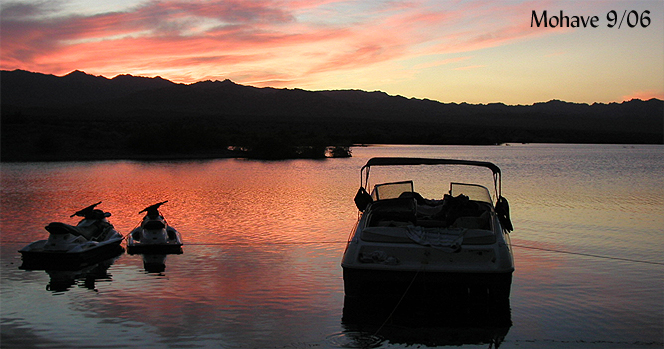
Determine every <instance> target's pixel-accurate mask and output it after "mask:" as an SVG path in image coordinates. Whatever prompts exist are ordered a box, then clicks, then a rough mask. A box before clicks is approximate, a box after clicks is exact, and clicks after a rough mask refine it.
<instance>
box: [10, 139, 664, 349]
mask: <svg viewBox="0 0 664 349" xmlns="http://www.w3.org/2000/svg"><path fill="white" fill-rule="evenodd" d="M373 156H419V157H446V158H462V159H476V160H487V161H492V162H494V163H496V164H497V165H498V166H500V167H501V169H502V170H503V195H504V196H505V197H507V198H508V199H509V200H510V206H511V208H512V220H513V223H514V226H515V231H514V232H513V233H512V243H513V246H514V253H515V260H516V272H515V274H514V281H513V285H512V295H511V298H510V303H509V307H508V308H507V310H506V311H503V310H501V311H500V312H499V313H498V314H496V313H491V312H489V313H487V312H485V310H484V309H483V308H482V305H481V304H480V305H477V304H475V305H470V306H468V307H457V306H451V307H450V311H449V313H447V314H443V315H444V317H446V318H447V321H442V322H441V323H436V324H432V325H431V326H425V325H424V324H423V322H422V321H417V320H418V318H421V316H420V313H419V311H420V310H417V311H415V310H413V311H412V312H410V313H408V312H409V309H405V310H404V309H399V310H400V312H397V313H395V316H396V315H397V314H399V316H401V315H403V313H404V312H405V313H406V315H405V316H406V319H407V320H408V321H407V323H406V324H404V323H402V322H399V321H397V319H396V318H389V314H390V311H391V310H392V309H394V307H391V306H390V307H387V306H386V307H385V309H374V310H375V311H373V312H371V313H372V314H374V315H376V316H374V319H373V320H372V321H373V322H371V323H359V324H358V323H353V322H352V321H348V319H349V318H356V317H358V316H359V315H365V314H351V316H348V315H349V314H348V313H347V314H344V305H346V306H347V309H350V307H349V306H348V304H345V303H346V302H345V300H344V296H343V281H342V277H341V267H340V265H339V263H340V260H341V256H342V254H343V250H344V247H345V242H346V239H347V237H348V234H349V233H350V230H351V228H352V226H353V223H354V222H355V220H356V219H357V212H356V209H355V206H354V204H353V201H352V198H353V195H354V194H355V191H356V190H357V187H358V186H359V182H360V178H359V169H360V167H361V166H362V165H363V164H364V163H365V162H366V161H367V159H368V158H370V157H373ZM0 174H1V184H2V191H1V194H2V195H1V198H0V200H1V205H0V234H1V235H0V239H1V240H0V241H1V242H2V244H1V255H0V257H1V262H2V264H1V266H0V267H1V272H2V274H1V277H2V282H1V284H0V290H1V292H2V293H1V297H2V298H1V301H2V303H1V309H0V311H1V324H0V325H1V338H0V340H1V346H2V347H3V348H5V347H7V348H9V347H22V348H28V347H49V348H50V347H62V348H71V347H103V348H115V347H136V348H138V347H140V348H153V347H154V348H160V347H172V348H184V347H186V348H198V347H206V348H311V347H316V348H341V347H378V348H404V347H418V346H419V347H429V346H436V345H439V344H447V345H459V344H464V343H466V344H464V347H472V348H474V347H478V348H487V347H491V346H493V347H496V346H498V345H496V344H495V343H494V344H492V343H491V342H490V341H487V340H486V339H483V338H484V337H483V336H482V334H483V333H487V332H488V333H498V334H499V336H501V337H502V336H504V341H502V343H498V344H500V347H501V348H557V347H565V348H661V347H662V346H663V342H664V339H663V336H664V319H663V317H664V315H663V314H664V293H663V291H662V290H663V289H664V260H662V257H661V256H662V248H663V247H664V231H663V230H664V228H663V227H664V147H662V146H643V145H636V146H622V145H548V144H532V145H513V146H491V147H470V146H376V147H366V148H355V149H353V157H352V158H349V159H334V160H325V161H308V160H293V161H276V162H260V161H249V160H236V159H223V160H213V161H182V162H130V161H112V162H91V163H90V162H85V163H76V162H67V163H26V164H2V167H1V170H0ZM457 174H458V171H457V169H452V170H450V171H447V172H445V171H442V170H441V171H438V172H437V173H436V175H438V176H441V177H442V178H450V179H454V178H453V177H454V176H455V175H457ZM374 175H375V178H376V179H377V181H381V180H383V179H385V180H389V179H390V178H392V177H391V176H390V174H389V173H381V172H380V171H376V172H375V173H374V171H373V170H372V177H373V176H374ZM399 175H401V176H407V177H409V178H412V179H414V180H415V186H416V190H418V191H421V192H428V193H431V194H432V195H433V196H440V197H442V195H443V193H444V192H445V191H446V190H447V184H444V185H440V183H438V182H435V181H432V180H431V178H430V177H426V176H423V174H422V171H421V169H419V168H418V169H415V170H409V169H400V171H399ZM469 176H470V177H472V178H473V179H475V178H477V179H487V178H488V179H490V174H488V173H483V172H481V171H480V172H478V173H471V174H469ZM397 179H404V178H403V177H400V178H397ZM456 179H458V178H456ZM374 183H375V182H374ZM163 200H168V201H169V202H168V203H167V204H166V205H164V206H162V210H161V211H162V213H163V214H164V215H165V216H166V218H167V219H168V220H169V222H170V223H171V224H172V225H173V226H175V227H176V228H177V229H178V230H179V231H180V232H181V233H182V236H183V239H184V240H185V248H184V253H183V254H181V255H169V256H166V257H165V259H162V260H157V261H156V262H157V263H161V265H162V266H165V269H164V270H162V271H158V270H157V271H155V270H153V269H152V268H150V267H149V266H150V265H152V264H145V262H155V261H154V260H144V258H147V257H144V256H141V255H128V254H123V255H120V256H119V257H118V258H117V259H115V260H111V261H108V262H107V263H105V264H101V265H97V266H95V267H93V268H88V269H85V270H79V271H69V272H63V271H44V270H33V271H27V270H22V269H19V267H20V265H21V259H20V255H19V254H18V253H17V250H18V249H19V248H21V247H22V246H24V245H25V244H27V243H29V242H31V241H34V240H38V239H42V238H45V237H46V231H45V230H44V229H43V227H44V226H45V225H46V224H47V223H49V222H51V221H62V222H65V223H70V224H75V223H76V220H74V218H69V215H71V214H72V213H73V212H74V211H76V210H78V209H80V208H82V207H84V206H87V205H89V204H91V203H94V202H97V201H103V203H102V204H101V205H100V206H99V208H101V209H104V210H105V211H109V212H111V213H112V214H113V216H112V217H110V220H111V222H112V223H113V224H114V225H115V227H116V229H117V230H118V231H120V232H122V233H123V234H126V233H128V232H129V231H130V230H131V229H132V228H134V227H135V226H136V225H137V224H138V222H139V221H140V219H141V215H139V214H138V211H140V210H141V209H142V208H144V207H145V206H147V205H150V204H153V203H156V202H158V201H163ZM440 302H449V303H450V305H453V304H454V303H455V301H454V300H449V299H441V300H440ZM347 311H348V310H347ZM353 315H358V316H353ZM382 316H384V317H385V320H386V321H383V320H382ZM342 317H343V318H344V320H342ZM360 317H361V316H360ZM377 318H380V320H377ZM495 318H500V319H502V320H505V319H507V322H508V325H507V326H505V321H502V320H501V321H500V322H499V323H497V322H496V321H494V320H495ZM456 319H462V320H463V321H465V322H464V324H463V325H457V324H455V321H456ZM463 321H460V320H459V322H463ZM409 324H410V325H409ZM510 324H511V325H510ZM404 338H406V339H404ZM432 338H435V339H432ZM471 343H474V344H471Z"/></svg>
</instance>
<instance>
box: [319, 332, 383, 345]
mask: <svg viewBox="0 0 664 349" xmlns="http://www.w3.org/2000/svg"><path fill="white" fill-rule="evenodd" d="M325 341H326V342H327V343H328V344H329V345H331V346H332V347H333V348H378V347H379V346H381V345H382V344H383V342H384V341H385V340H384V339H383V338H382V337H380V336H377V335H373V334H370V333H367V332H339V333H334V334H331V335H329V336H327V337H326V338H325Z"/></svg>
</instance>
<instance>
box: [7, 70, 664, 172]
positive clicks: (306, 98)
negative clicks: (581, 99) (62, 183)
mask: <svg viewBox="0 0 664 349" xmlns="http://www.w3.org/2000/svg"><path fill="white" fill-rule="evenodd" d="M0 89H1V91H0V98H1V103H2V109H1V110H2V148H1V155H0V159H2V161H21V160H40V159H55V160H58V159H69V158H81V157H86V156H88V157H91V158H93V157H94V156H98V157H102V158H125V157H127V158H131V157H136V156H145V157H148V158H149V157H151V156H156V155H162V156H168V154H171V155H173V156H184V157H189V156H204V155H203V154H207V156H219V155H223V153H225V152H226V150H227V149H228V148H229V146H231V147H235V148H237V149H240V148H242V149H257V148H260V147H267V148H275V147H285V146H321V145H341V144H343V145H350V144H367V143H373V144H376V143H401V144H495V143H506V142H566V143H651V144H652V143H655V144H662V142H663V141H664V125H663V119H664V102H663V101H662V100H659V99H651V100H648V101H642V100H631V101H627V102H622V103H609V104H603V103H594V104H590V105H589V104H583V103H570V102H564V101H560V100H551V101H548V102H542V103H535V104H533V105H505V104H502V103H492V104H467V103H460V104H458V103H441V102H438V101H433V100H427V99H416V98H405V97H402V96H391V95H388V94H386V93H384V92H380V91H374V92H367V91H361V90H330V91H307V90H302V89H277V88H269V87H266V88H257V87H252V86H245V85H240V84H236V83H234V82H232V81H230V80H224V81H202V82H197V83H193V84H178V83H174V82H171V81H168V80H165V79H163V78H160V77H155V78H146V77H137V76H131V75H119V76H116V77H114V78H112V79H109V78H105V77H102V76H93V75H90V74H86V73H84V72H81V71H74V72H71V73H69V74H67V75H65V76H54V75H47V74H41V73H34V72H27V71H22V70H14V71H5V70H3V71H0ZM91 150H92V153H94V154H96V155H94V156H93V155H90V153H91Z"/></svg>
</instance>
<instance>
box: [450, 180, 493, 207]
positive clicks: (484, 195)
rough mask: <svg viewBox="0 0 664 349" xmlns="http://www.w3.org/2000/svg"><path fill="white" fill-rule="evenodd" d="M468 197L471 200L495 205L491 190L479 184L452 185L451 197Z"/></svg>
mask: <svg viewBox="0 0 664 349" xmlns="http://www.w3.org/2000/svg"><path fill="white" fill-rule="evenodd" d="M461 194H463V195H466V196H467V197H468V198H469V199H470V200H475V201H483V202H487V203H489V204H491V205H493V200H491V194H490V193H489V189H487V188H486V187H484V186H482V185H479V184H466V183H450V195H452V196H454V197H457V196H459V195H461Z"/></svg>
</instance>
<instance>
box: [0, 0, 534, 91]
mask: <svg viewBox="0 0 664 349" xmlns="http://www.w3.org/2000/svg"><path fill="white" fill-rule="evenodd" d="M348 4H350V3H348V2H344V1H333V0H328V1H314V0H296V1H239V0H235V1H229V0H214V1H197V2H190V1H170V0H167V1H149V2H145V3H143V4H140V5H138V6H136V7H134V8H130V9H125V10H122V11H120V10H118V11H116V12H108V13H100V14H96V15H89V16H84V15H80V14H69V15H63V14H62V13H61V12H58V11H59V9H57V8H55V7H53V6H51V5H49V6H51V7H46V6H45V5H43V4H42V5H41V6H37V5H24V4H11V3H10V4H7V5H5V6H4V7H3V12H2V22H1V23H0V25H1V29H2V48H1V49H2V54H1V55H0V66H1V67H2V69H26V70H32V71H38V72H46V73H52V74H64V73H68V72H70V71H72V70H75V69H81V70H84V71H86V72H89V73H92V74H96V75H110V74H120V73H130V74H144V73H145V72H155V75H161V76H163V77H165V78H169V79H174V80H176V77H177V79H182V80H181V81H178V82H194V81H195V80H197V79H199V78H201V77H215V76H216V77H219V75H220V74H224V75H226V76H231V75H232V76H234V77H244V78H245V79H247V80H251V81H256V80H257V79H261V78H262V79H265V80H264V81H275V82H283V81H295V80H297V79H301V78H303V77H305V76H311V75H315V74H318V73H323V72H330V71H339V70H348V69H357V68H363V67H368V66H372V65H375V64H377V63H380V62H385V61H390V60H399V59H407V58H411V57H416V56H418V55H431V54H445V53H453V52H466V51H472V50H477V49H482V48H486V47H493V46H496V45H500V44H504V43H507V42H511V41H514V40H520V39H524V38H528V37H533V36H536V35H543V34H542V33H543V31H533V30H530V28H524V25H523V24H519V23H520V22H524V20H523V18H522V17H523V13H528V11H529V10H528V11H527V9H530V8H531V7H532V6H533V5H532V3H525V4H519V5H510V6H506V5H502V4H500V5H497V4H496V3H490V2H471V3H460V4H451V5H449V6H445V7H441V6H439V4H437V3H435V2H434V3H433V5H427V4H425V3H417V2H390V3H369V2H358V3H357V4H358V5H361V6H363V7H362V11H360V12H352V11H349V9H345V10H344V11H342V10H337V8H336V7H335V6H349V5H348ZM335 10H336V11H338V12H335ZM350 10H352V8H351V9H350ZM524 11H525V12H524ZM304 18H307V19H306V20H305V19H304ZM493 18H501V21H498V22H495V21H493V20H491V19H493ZM294 61H297V63H295V62H294ZM276 71H279V73H275V72H276ZM192 79H193V80H192ZM238 82H240V83H242V82H243V81H238Z"/></svg>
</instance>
